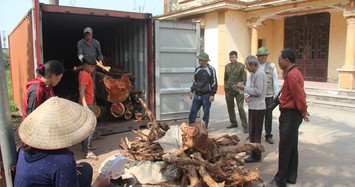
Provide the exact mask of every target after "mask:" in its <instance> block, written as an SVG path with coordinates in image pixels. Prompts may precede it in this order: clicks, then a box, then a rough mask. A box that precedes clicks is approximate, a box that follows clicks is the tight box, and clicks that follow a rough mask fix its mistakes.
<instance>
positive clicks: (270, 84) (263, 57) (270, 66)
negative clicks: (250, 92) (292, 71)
mask: <svg viewBox="0 0 355 187" xmlns="http://www.w3.org/2000/svg"><path fill="white" fill-rule="evenodd" d="M269 54H270V52H269V50H268V49H267V48H266V47H260V48H259V49H258V53H257V54H256V56H257V57H258V60H259V66H260V68H261V69H263V70H264V72H265V73H266V78H267V89H266V97H265V103H266V106H269V105H270V104H271V103H272V101H273V99H274V97H277V94H278V93H279V80H278V77H277V70H276V67H275V64H274V63H271V62H268V61H267V57H268V55H269ZM271 131H272V110H268V109H267V110H266V111H265V133H266V135H265V140H266V142H268V143H269V144H274V140H273V139H272V134H271Z"/></svg>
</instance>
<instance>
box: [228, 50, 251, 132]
mask: <svg viewBox="0 0 355 187" xmlns="http://www.w3.org/2000/svg"><path fill="white" fill-rule="evenodd" d="M237 59H238V53H237V52H236V51H231V52H230V53H229V60H230V63H228V64H227V65H226V66H225V71H224V92H225V98H226V103H227V108H228V114H229V121H230V123H231V124H230V126H228V127H227V128H234V127H238V122H237V119H236V115H235V110H234V107H235V103H234V98H235V100H236V102H237V106H238V113H239V117H240V121H241V123H242V126H243V132H244V133H248V132H249V129H248V124H247V117H246V114H245V110H244V93H243V92H242V91H240V90H239V89H238V88H237V87H236V85H237V83H238V82H242V83H243V84H245V83H246V80H247V72H246V71H245V65H244V64H242V63H241V62H237Z"/></svg>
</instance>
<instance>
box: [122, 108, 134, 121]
mask: <svg viewBox="0 0 355 187" xmlns="http://www.w3.org/2000/svg"><path fill="white" fill-rule="evenodd" d="M123 116H124V119H125V120H130V119H131V118H132V116H133V114H132V112H131V111H129V110H126V111H125V113H124V115H123Z"/></svg>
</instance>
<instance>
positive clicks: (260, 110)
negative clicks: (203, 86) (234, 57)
mask: <svg viewBox="0 0 355 187" xmlns="http://www.w3.org/2000/svg"><path fill="white" fill-rule="evenodd" d="M245 65H246V67H247V70H248V71H249V72H250V82H249V84H248V86H244V84H243V83H241V82H239V83H238V84H237V87H238V88H239V89H241V90H244V92H245V93H246V94H248V95H249V97H248V99H247V103H248V115H249V140H250V142H251V143H261V134H262V131H263V122H264V115H265V109H266V106H265V95H266V74H265V72H264V71H263V69H261V68H260V67H259V62H258V59H257V58H256V57H255V56H248V57H247V58H246V59H245ZM260 160H261V151H260V150H253V151H252V154H251V156H249V157H248V158H246V159H244V161H245V162H246V163H251V162H260Z"/></svg>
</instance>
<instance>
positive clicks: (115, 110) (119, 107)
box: [110, 102, 125, 118]
mask: <svg viewBox="0 0 355 187" xmlns="http://www.w3.org/2000/svg"><path fill="white" fill-rule="evenodd" d="M110 111H111V114H112V115H113V116H115V117H116V118H119V117H121V116H123V114H124V112H125V108H124V105H123V104H122V103H121V102H116V103H113V104H112V105H111V108H110Z"/></svg>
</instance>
